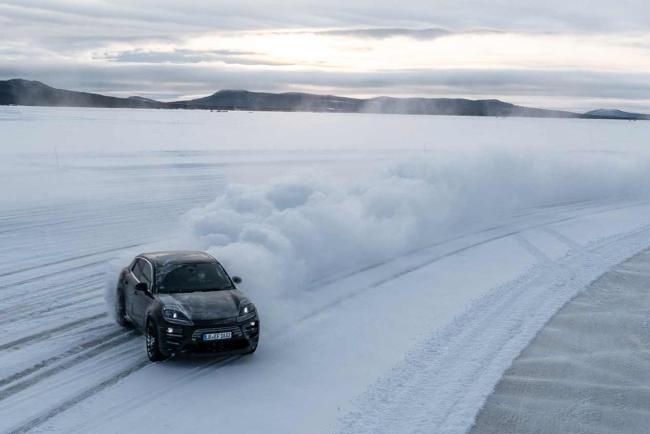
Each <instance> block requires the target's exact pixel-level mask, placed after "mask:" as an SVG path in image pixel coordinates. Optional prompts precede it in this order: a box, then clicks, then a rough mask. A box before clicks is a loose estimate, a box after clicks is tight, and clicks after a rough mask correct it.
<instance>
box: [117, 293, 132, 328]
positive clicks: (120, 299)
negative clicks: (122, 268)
mask: <svg viewBox="0 0 650 434" xmlns="http://www.w3.org/2000/svg"><path fill="white" fill-rule="evenodd" d="M115 321H116V322H117V323H118V324H119V325H121V326H122V327H128V326H129V320H127V319H126V309H125V304H124V292H123V291H121V290H119V289H118V290H117V294H115Z"/></svg>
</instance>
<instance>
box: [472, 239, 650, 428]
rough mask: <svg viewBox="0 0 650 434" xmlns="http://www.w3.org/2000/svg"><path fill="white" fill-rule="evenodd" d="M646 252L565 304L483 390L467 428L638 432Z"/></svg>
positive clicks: (649, 311)
mask: <svg viewBox="0 0 650 434" xmlns="http://www.w3.org/2000/svg"><path fill="white" fill-rule="evenodd" d="M649 282H650V250H645V251H644V252H642V253H640V254H638V255H636V256H634V257H633V258H631V259H628V260H627V261H625V262H624V263H622V264H620V265H618V266H616V267H614V268H613V269H612V270H610V271H608V272H607V273H605V274H604V275H602V276H601V277H600V278H599V279H598V280H596V281H595V282H593V283H592V284H591V285H590V286H589V288H588V289H587V290H586V291H584V292H583V293H581V294H580V295H578V296H577V297H576V298H574V299H573V300H571V302H569V303H567V304H566V305H565V306H564V307H562V309H560V311H559V312H558V313H557V314H556V315H555V316H554V317H553V318H552V319H551V321H549V322H548V323H547V324H546V325H545V326H544V328H543V329H542V330H541V331H540V333H538V335H537V336H536V337H535V339H534V340H533V341H532V342H531V344H530V345H529V346H528V347H527V348H526V349H525V350H524V352H523V353H522V354H521V355H520V356H519V357H517V359H516V360H515V361H514V363H513V364H512V366H511V367H510V368H509V369H508V371H507V372H506V374H505V375H504V377H503V378H502V379H501V381H500V382H499V384H498V385H497V387H496V390H495V393H494V394H492V395H491V396H490V398H489V399H488V401H487V402H486V404H485V407H484V408H483V410H482V411H481V413H480V415H479V416H478V418H477V420H476V423H475V425H474V427H473V429H472V433H473V434H488V433H490V434H509V433H512V434H515V433H546V432H558V433H560V432H562V433H567V432H570V433H576V434H579V433H585V434H586V433H594V432H598V433H611V434H618V433H626V434H632V433H646V432H648V421H649V420H650V369H648V356H650V350H649V346H650V333H648V332H649V331H650V291H649V290H648V286H649V285H648V283H649Z"/></svg>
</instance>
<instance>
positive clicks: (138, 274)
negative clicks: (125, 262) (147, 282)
mask: <svg viewBox="0 0 650 434" xmlns="http://www.w3.org/2000/svg"><path fill="white" fill-rule="evenodd" d="M143 262H144V261H143V260H142V259H136V260H135V262H134V263H133V265H132V266H131V272H132V273H133V275H134V276H135V278H136V279H138V281H139V282H142V279H143V277H142V263H143Z"/></svg>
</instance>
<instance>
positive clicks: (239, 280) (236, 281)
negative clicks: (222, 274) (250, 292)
mask: <svg viewBox="0 0 650 434" xmlns="http://www.w3.org/2000/svg"><path fill="white" fill-rule="evenodd" d="M232 281H233V282H235V283H236V284H237V285H239V284H240V283H241V277H239V276H232Z"/></svg>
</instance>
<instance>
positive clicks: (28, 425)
mask: <svg viewBox="0 0 650 434" xmlns="http://www.w3.org/2000/svg"><path fill="white" fill-rule="evenodd" d="M239 358H241V356H231V357H225V358H219V359H217V360H213V361H210V362H208V363H206V364H205V365H203V366H200V367H197V368H195V369H192V370H191V371H190V372H189V373H187V374H186V375H182V376H180V377H177V379H176V381H174V382H172V383H171V384H165V386H164V387H163V388H162V389H161V391H164V390H169V389H170V388H172V387H173V386H174V385H176V384H179V383H182V382H185V381H187V380H191V379H192V378H195V377H197V376H198V375H201V374H202V372H203V371H205V370H206V369H208V368H211V367H215V366H216V367H217V369H218V368H221V367H223V366H225V365H227V364H228V363H232V362H233V361H235V360H238V359H239ZM168 362H169V361H165V362H157V363H168ZM147 366H154V364H152V363H151V362H150V361H149V360H141V361H139V362H137V363H135V364H133V365H132V366H129V367H127V368H125V369H124V370H122V371H120V372H119V373H118V374H116V375H113V376H111V377H109V378H107V379H105V380H103V381H101V382H100V383H98V384H96V385H94V386H92V387H90V388H88V389H86V390H84V391H83V392H81V393H79V394H77V395H74V396H73V397H71V398H68V399H66V400H65V401H64V402H62V403H60V404H59V405H57V406H55V407H53V408H51V409H49V410H47V411H46V412H45V413H43V414H41V415H39V416H36V417H34V418H32V419H30V420H28V421H27V422H24V423H22V424H21V425H20V426H18V427H15V428H13V429H12V430H11V431H9V434H19V433H24V432H27V431H30V430H32V429H34V428H36V427H38V426H40V425H42V424H44V423H45V422H47V421H48V420H50V419H52V418H53V417H55V416H57V415H58V414H60V413H63V412H64V411H66V410H68V409H70V408H72V407H74V406H75V405H77V404H79V403H80V402H82V401H85V400H86V399H88V398H91V397H92V396H94V395H96V394H98V393H99V392H101V391H103V390H104V389H107V388H109V387H110V386H113V385H115V384H117V383H118V382H119V381H120V380H122V379H124V378H126V377H128V376H129V375H131V374H133V373H135V372H137V371H139V370H140V369H143V368H145V367H147ZM148 393H149V392H147V394H148ZM143 396H144V395H143ZM130 398H131V399H129V402H128V405H132V403H133V400H134V398H136V397H133V396H131V397H130ZM113 412H115V408H114V409H113Z"/></svg>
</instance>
